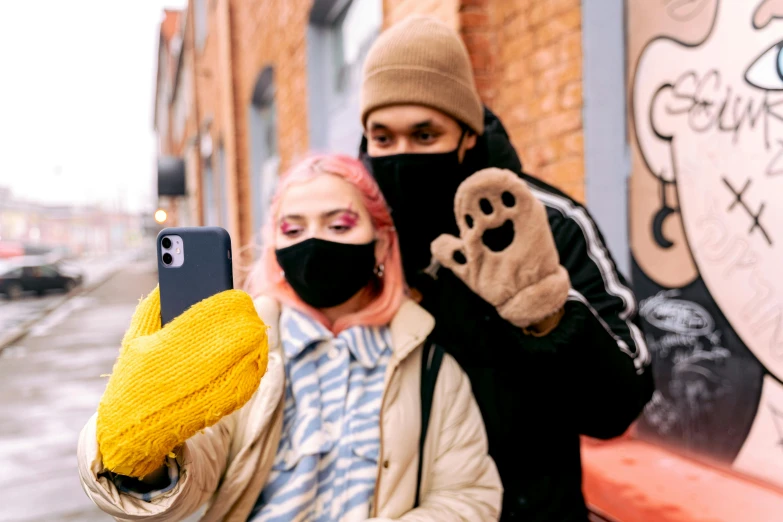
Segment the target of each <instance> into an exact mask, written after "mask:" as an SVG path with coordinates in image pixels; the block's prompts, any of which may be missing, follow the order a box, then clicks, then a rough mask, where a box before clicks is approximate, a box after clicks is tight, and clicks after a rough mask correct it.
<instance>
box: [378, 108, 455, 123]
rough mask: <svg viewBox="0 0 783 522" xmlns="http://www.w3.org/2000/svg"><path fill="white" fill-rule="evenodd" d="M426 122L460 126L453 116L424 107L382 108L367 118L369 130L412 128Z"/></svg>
mask: <svg viewBox="0 0 783 522" xmlns="http://www.w3.org/2000/svg"><path fill="white" fill-rule="evenodd" d="M424 122H431V123H434V124H439V125H454V126H458V125H459V124H458V123H457V122H456V120H454V119H453V118H452V117H451V116H448V115H447V114H445V113H443V112H441V111H439V110H437V109H433V108H431V107H425V106H422V105H392V106H390V107H382V108H380V109H376V110H374V111H373V112H371V113H370V114H369V116H368V118H367V126H368V128H372V127H373V126H379V125H380V126H383V127H389V128H394V127H410V126H414V125H418V124H421V123H424Z"/></svg>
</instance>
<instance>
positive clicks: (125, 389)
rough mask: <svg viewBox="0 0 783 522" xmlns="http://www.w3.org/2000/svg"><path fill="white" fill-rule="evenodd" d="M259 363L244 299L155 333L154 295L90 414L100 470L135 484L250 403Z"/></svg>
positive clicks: (261, 338) (230, 294)
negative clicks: (198, 435)
mask: <svg viewBox="0 0 783 522" xmlns="http://www.w3.org/2000/svg"><path fill="white" fill-rule="evenodd" d="M267 357H268V343H267V335H266V325H264V323H263V321H261V319H260V318H259V316H258V314H257V313H256V310H255V307H254V306H253V301H252V299H251V298H250V296H249V295H248V294H246V293H245V292H242V291H240V290H227V291H225V292H221V293H219V294H217V295H214V296H212V297H210V298H208V299H205V300H204V301H201V302H200V303H197V304H196V305H194V306H193V307H191V308H190V309H189V310H187V311H186V312H185V313H183V314H182V315H180V316H179V317H177V318H176V319H174V320H173V321H171V322H170V323H168V324H167V325H166V326H165V327H163V328H161V322H160V293H159V289H158V288H156V289H155V290H154V291H153V292H152V293H151V294H150V295H149V296H147V297H146V298H145V299H143V300H142V301H141V302H140V304H139V306H138V307H137V309H136V312H135V313H134V315H133V319H132V321H131V325H130V328H129V329H128V331H127V332H126V334H125V337H124V338H123V340H122V347H121V349H120V355H119V357H118V358H117V361H116V362H115V364H114V369H113V371H112V374H111V377H110V378H109V382H108V384H107V386H106V391H105V392H104V394H103V397H102V398H101V402H100V405H99V406H98V418H97V426H96V434H97V439H98V448H99V449H100V452H101V455H102V458H103V464H104V467H105V468H106V469H108V470H109V471H112V472H114V473H119V474H121V475H127V476H131V477H139V478H141V477H144V476H145V475H147V474H149V473H150V472H152V471H154V470H156V469H158V468H159V467H161V466H162V465H163V464H164V461H165V458H166V455H168V454H170V453H171V452H172V451H173V450H174V449H175V448H176V447H177V446H179V445H181V444H182V443H184V442H185V441H186V440H187V439H189V438H190V437H192V436H193V435H195V434H196V433H198V432H199V431H200V430H203V429H204V428H207V427H209V426H212V425H213V424H215V423H217V422H218V421H219V420H220V419H221V418H223V417H224V416H226V415H228V414H230V413H232V412H234V411H236V410H237V409H239V408H240V407H242V405H244V404H245V403H246V402H247V401H248V400H249V399H250V398H251V397H252V396H253V394H254V393H255V391H256V389H257V388H258V385H259V383H260V381H261V377H263V375H264V373H265V372H266V366H267Z"/></svg>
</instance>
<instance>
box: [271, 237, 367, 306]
mask: <svg viewBox="0 0 783 522" xmlns="http://www.w3.org/2000/svg"><path fill="white" fill-rule="evenodd" d="M275 255H276V256H277V263H278V264H279V265H280V268H282V269H283V272H284V273H285V278H286V281H288V284H290V285H291V288H293V289H294V292H296V293H297V295H298V296H299V297H301V298H302V301H304V302H305V303H307V304H309V305H310V306H312V307H313V308H330V307H332V306H337V305H340V304H343V303H344V302H346V301H347V300H349V299H350V298H351V297H353V296H354V295H356V294H357V293H358V292H359V290H361V289H362V288H364V287H365V286H367V284H368V283H369V282H370V280H371V279H372V277H373V271H374V270H375V241H371V242H370V243H365V244H363V245H354V244H349V243H337V242H334V241H325V240H323V239H317V238H311V239H306V240H305V241H302V242H301V243H297V244H295V245H292V246H290V247H286V248H281V249H280V250H275Z"/></svg>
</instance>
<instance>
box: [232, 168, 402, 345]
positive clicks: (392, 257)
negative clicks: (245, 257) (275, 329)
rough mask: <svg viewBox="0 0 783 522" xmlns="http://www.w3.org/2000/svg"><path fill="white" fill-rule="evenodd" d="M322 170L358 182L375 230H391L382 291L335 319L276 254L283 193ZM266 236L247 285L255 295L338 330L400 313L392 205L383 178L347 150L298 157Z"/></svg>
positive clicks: (399, 265)
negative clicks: (300, 287)
mask: <svg viewBox="0 0 783 522" xmlns="http://www.w3.org/2000/svg"><path fill="white" fill-rule="evenodd" d="M323 174H331V175H333V176H337V177H339V178H340V179H343V180H345V181H347V182H348V183H350V184H351V185H353V186H354V187H356V189H357V190H358V191H359V193H360V194H361V196H362V202H363V203H364V206H365V207H366V208H367V212H368V213H369V214H370V218H371V220H372V224H373V228H375V230H376V231H378V230H384V229H385V230H387V231H388V232H389V237H390V244H389V249H388V251H387V254H386V258H385V259H383V260H380V263H382V264H383V265H384V274H383V278H382V280H381V284H380V291H379V292H378V294H377V296H376V297H375V299H373V301H372V302H371V303H370V304H369V305H367V306H366V307H365V308H364V309H362V310H360V311H358V312H356V313H354V314H349V315H346V316H344V317H341V318H339V319H338V320H337V321H335V324H333V325H332V324H329V320H328V319H327V318H326V317H325V316H324V315H323V314H322V313H321V312H319V311H318V310H316V309H314V308H312V307H311V306H309V305H307V304H306V303H305V302H304V301H302V299H300V298H299V296H298V295H297V294H296V292H294V290H293V289H292V288H291V285H289V284H288V282H287V281H286V279H285V276H284V275H283V271H282V269H281V268H280V265H279V264H278V263H277V258H276V256H275V225H276V223H277V219H278V214H279V211H280V201H281V199H282V195H283V194H284V193H285V191H286V190H287V189H288V188H289V187H290V186H291V185H293V184H295V183H302V182H304V181H307V180H309V179H312V178H314V177H316V176H321V175H323ZM314 197H316V196H314ZM262 238H263V245H262V250H261V258H260V259H259V261H258V262H257V263H256V264H255V266H254V267H253V269H252V271H251V272H250V274H249V276H248V279H247V282H246V285H245V286H246V289H247V291H248V293H250V295H251V296H253V297H254V298H255V297H258V296H260V295H266V296H268V297H272V298H275V299H277V300H278V301H280V302H281V303H283V304H286V305H288V306H291V307H293V308H296V309H298V310H301V311H303V312H305V313H307V314H308V315H310V316H312V317H314V318H316V319H317V320H318V321H319V322H321V323H322V324H323V325H324V326H326V327H327V328H330V329H331V330H332V332H334V333H339V332H341V331H343V330H345V329H346V328H350V327H351V326H356V325H373V326H380V325H385V324H388V323H389V322H390V321H391V319H392V317H394V315H395V314H396V313H397V310H398V309H399V307H400V303H401V302H402V296H403V292H404V290H405V288H404V287H405V281H404V278H403V272H402V261H401V256H400V248H399V244H398V241H397V232H396V231H395V230H394V226H393V223H392V218H391V215H390V214H389V209H388V207H387V206H386V201H385V200H384V199H383V195H382V194H381V191H380V189H379V188H378V184H377V183H376V182H375V180H374V179H373V178H372V176H371V175H370V174H369V173H368V172H367V170H366V169H365V168H364V165H362V163H361V162H360V161H358V160H356V159H353V158H351V157H349V156H345V155H338V154H318V155H314V156H311V157H309V158H306V159H304V160H302V161H300V162H299V163H297V164H296V165H295V166H294V167H293V168H291V170H289V171H288V173H286V174H285V175H284V176H283V177H282V178H281V182H280V184H279V186H278V188H277V191H276V192H275V196H274V198H273V200H272V205H271V207H270V212H269V218H268V219H267V222H266V224H265V225H264V228H263V230H262Z"/></svg>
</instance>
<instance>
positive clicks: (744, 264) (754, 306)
mask: <svg viewBox="0 0 783 522" xmlns="http://www.w3.org/2000/svg"><path fill="white" fill-rule="evenodd" d="M699 225H700V227H701V229H702V232H703V234H702V237H701V240H700V241H699V243H698V245H699V248H701V249H702V252H703V253H704V255H705V259H707V260H709V261H711V262H714V263H717V264H725V266H724V271H723V273H724V275H725V276H726V277H728V276H731V275H734V274H735V272H739V271H740V270H742V271H745V272H748V284H749V286H750V287H751V288H753V289H754V294H753V296H751V297H750V298H749V299H748V300H747V301H746V302H745V303H744V304H743V305H742V311H743V314H744V315H745V316H746V317H747V319H748V320H749V321H753V323H752V328H753V329H754V330H756V331H757V332H758V333H765V332H769V333H770V334H771V337H770V340H769V344H768V348H769V350H770V353H771V354H772V355H774V356H775V357H776V358H780V359H783V308H781V306H780V305H777V304H775V305H773V306H772V307H771V308H769V309H766V310H764V311H762V306H763V304H765V303H768V302H769V301H774V298H775V294H774V291H773V288H774V287H773V286H772V285H771V284H770V283H769V282H768V280H767V278H766V277H764V275H762V273H761V272H760V270H759V268H758V266H757V261H758V256H757V254H756V253H755V251H754V250H753V249H752V248H751V246H750V245H749V244H748V242H747V241H745V240H743V239H740V238H737V237H732V236H730V235H729V233H728V232H727V229H726V227H725V225H723V223H722V222H721V221H720V219H719V218H718V216H717V214H716V213H715V212H714V208H711V211H710V213H709V214H708V215H707V216H705V217H704V218H703V219H702V220H701V221H700V222H699ZM732 253H733V254H734V255H733V256H732V255H731V254H732ZM759 297H761V298H762V299H761V300H760V299H759Z"/></svg>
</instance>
